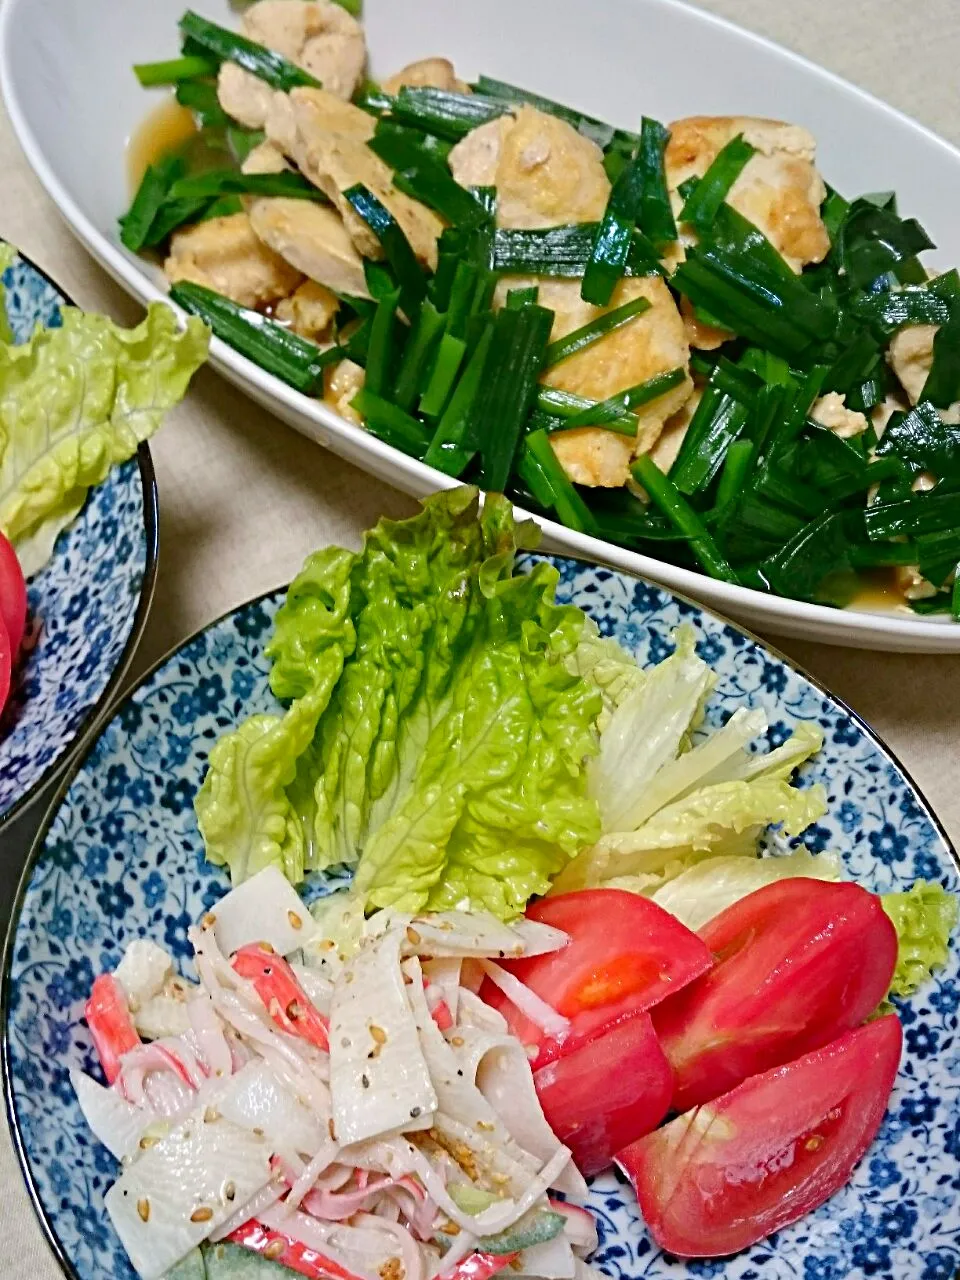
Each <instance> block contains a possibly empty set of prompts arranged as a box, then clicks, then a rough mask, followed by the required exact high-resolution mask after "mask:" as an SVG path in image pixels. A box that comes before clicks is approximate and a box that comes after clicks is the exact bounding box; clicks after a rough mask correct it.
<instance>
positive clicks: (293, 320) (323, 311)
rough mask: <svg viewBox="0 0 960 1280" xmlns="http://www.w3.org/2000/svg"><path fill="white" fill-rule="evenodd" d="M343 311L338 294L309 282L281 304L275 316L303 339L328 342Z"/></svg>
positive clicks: (313, 281)
mask: <svg viewBox="0 0 960 1280" xmlns="http://www.w3.org/2000/svg"><path fill="white" fill-rule="evenodd" d="M339 308H340V300H339V298H338V297H337V295H336V294H335V293H331V292H330V290H329V289H327V288H326V287H325V286H324V285H322V284H318V283H317V282H316V280H307V281H306V282H305V283H304V284H302V285H301V286H300V288H299V289H297V291H296V292H295V293H292V294H291V295H290V297H289V298H284V299H283V300H282V301H281V302H279V303H277V308H276V310H275V311H274V315H275V316H276V318H277V319H278V320H279V321H280V322H281V323H282V324H286V325H289V327H290V328H291V329H292V330H293V332H294V333H299V334H300V336H301V338H310V339H311V340H312V341H313V342H324V341H326V340H327V339H328V337H329V332H330V326H331V324H332V323H333V318H334V316H335V315H336V314H337V311H338V310H339Z"/></svg>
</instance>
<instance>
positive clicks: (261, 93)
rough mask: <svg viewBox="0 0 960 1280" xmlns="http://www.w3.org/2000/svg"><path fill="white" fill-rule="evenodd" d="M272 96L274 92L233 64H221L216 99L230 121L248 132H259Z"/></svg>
mask: <svg viewBox="0 0 960 1280" xmlns="http://www.w3.org/2000/svg"><path fill="white" fill-rule="evenodd" d="M275 96H276V92H275V90H273V89H271V88H270V86H269V85H268V84H267V82H266V81H265V80H261V79H260V77H259V76H255V75H253V74H252V73H251V72H249V71H244V69H243V67H238V66H237V64H236V63H235V62H223V63H221V64H220V71H219V73H218V75H217V98H218V99H219V102H220V106H221V107H223V109H224V111H225V112H226V113H227V115H228V116H229V117H230V118H231V120H236V121H237V123H238V124H242V125H243V126H244V127H245V128H247V129H262V128H263V126H264V124H265V123H266V119H267V116H268V114H269V112H270V105H271V103H272V102H273V99H274V97H275Z"/></svg>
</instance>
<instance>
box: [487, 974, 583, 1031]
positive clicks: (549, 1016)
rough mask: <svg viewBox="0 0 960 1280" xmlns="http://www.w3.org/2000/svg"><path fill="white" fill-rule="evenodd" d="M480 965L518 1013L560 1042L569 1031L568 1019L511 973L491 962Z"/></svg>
mask: <svg viewBox="0 0 960 1280" xmlns="http://www.w3.org/2000/svg"><path fill="white" fill-rule="evenodd" d="M480 964H481V965H482V967H483V971H484V973H485V974H486V975H487V977H488V978H489V979H490V981H491V982H492V983H493V984H494V986H496V987H499V988H500V990H501V991H502V992H503V994H504V995H505V996H506V997H507V999H508V1000H509V1001H510V1003H511V1004H514V1005H516V1007H517V1008H518V1009H519V1010H520V1012H521V1013H522V1014H523V1015H524V1016H525V1017H527V1018H529V1019H530V1021H531V1022H533V1023H535V1024H536V1025H537V1026H538V1027H539V1028H540V1030H541V1031H543V1033H544V1034H545V1035H548V1036H553V1037H555V1038H556V1039H557V1040H560V1039H562V1038H563V1037H564V1036H565V1035H566V1034H567V1032H568V1031H569V1030H570V1022H569V1019H567V1018H564V1017H563V1016H562V1015H561V1014H559V1013H557V1011H556V1009H554V1008H552V1007H551V1006H550V1005H548V1004H547V1002H546V1000H541V998H540V997H539V996H538V995H537V993H536V992H535V991H532V990H531V989H530V988H529V987H528V986H526V985H525V984H524V983H522V982H521V981H520V979H519V978H515V977H514V976H513V974H512V973H508V972H507V971H506V969H503V968H501V966H500V965H498V964H494V962H493V961H492V960H481V961H480Z"/></svg>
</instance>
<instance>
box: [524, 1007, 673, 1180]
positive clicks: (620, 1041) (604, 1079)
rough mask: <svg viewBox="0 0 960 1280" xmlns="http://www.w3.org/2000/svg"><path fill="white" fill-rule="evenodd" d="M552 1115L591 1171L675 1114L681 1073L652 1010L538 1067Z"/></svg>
mask: <svg viewBox="0 0 960 1280" xmlns="http://www.w3.org/2000/svg"><path fill="white" fill-rule="evenodd" d="M533 1081H534V1084H535V1085H536V1087H537V1094H538V1096H539V1098H540V1105H541V1106H542V1107H543V1113H544V1115H545V1116H546V1117H547V1122H548V1124H549V1125H550V1127H551V1128H552V1129H553V1131H554V1133H555V1134H556V1135H557V1137H558V1138H559V1139H560V1141H561V1142H562V1143H564V1144H565V1145H566V1146H568V1147H569V1148H570V1150H571V1151H572V1152H573V1158H574V1161H575V1163H576V1165H577V1167H578V1168H579V1170H580V1172H581V1173H582V1174H583V1175H584V1176H585V1177H587V1178H590V1177H592V1176H593V1175H594V1174H595V1173H600V1171H601V1170H602V1169H606V1168H607V1167H608V1166H609V1165H611V1164H612V1163H613V1158H614V1156H615V1154H616V1153H617V1152H618V1151H619V1150H620V1149H621V1148H622V1147H624V1146H627V1145H628V1144H629V1143H631V1142H635V1141H636V1140H637V1139H638V1138H640V1137H642V1136H643V1135H644V1134H646V1133H650V1132H651V1131H652V1130H653V1129H655V1128H656V1126H657V1125H658V1124H659V1123H660V1121H661V1120H662V1119H663V1117H664V1116H665V1115H666V1114H667V1109H668V1107H669V1106H670V1098H671V1097H672V1095H673V1072H672V1071H671V1070H670V1064H669V1063H668V1062H667V1059H666V1058H665V1056H664V1053H663V1050H662V1049H661V1048H660V1042H659V1040H658V1039H657V1033H656V1032H655V1031H654V1029H653V1022H652V1020H651V1018H650V1015H649V1014H648V1013H641V1014H637V1016H636V1017H634V1018H628V1019H627V1020H626V1021H625V1022H621V1023H619V1024H618V1025H617V1026H615V1027H613V1028H612V1030H610V1031H608V1032H607V1033H606V1034H605V1035H602V1036H598V1037H596V1038H595V1039H593V1040H589V1041H588V1042H587V1043H586V1044H582V1045H581V1046H580V1048H579V1049H574V1050H573V1051H572V1052H571V1053H565V1054H564V1055H563V1056H562V1057H560V1058H557V1059H555V1060H554V1061H553V1062H549V1063H547V1065H546V1066H545V1067H541V1068H540V1070H539V1071H537V1072H535V1073H534V1077H533Z"/></svg>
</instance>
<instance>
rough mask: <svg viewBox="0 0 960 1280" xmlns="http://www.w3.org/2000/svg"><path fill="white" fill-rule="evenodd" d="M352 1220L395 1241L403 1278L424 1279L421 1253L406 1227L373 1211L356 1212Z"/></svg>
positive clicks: (409, 1279) (408, 1279) (407, 1279)
mask: <svg viewBox="0 0 960 1280" xmlns="http://www.w3.org/2000/svg"><path fill="white" fill-rule="evenodd" d="M353 1221H354V1222H355V1223H356V1224H357V1226H358V1227H362V1226H369V1227H373V1228H374V1230H376V1231H383V1232H385V1233H386V1234H387V1235H389V1236H390V1238H391V1239H392V1240H395V1241H396V1243H397V1247H398V1248H399V1250H400V1261H401V1262H402V1263H403V1280H424V1275H425V1268H424V1265H423V1254H422V1253H421V1252H420V1246H419V1245H418V1244H417V1242H416V1240H414V1238H413V1236H412V1235H411V1234H410V1232H409V1231H408V1230H407V1229H406V1227H401V1226H400V1224H399V1223H397V1222H390V1221H388V1220H387V1219H386V1218H380V1217H378V1216H377V1215H376V1214H373V1213H358V1214H356V1215H355V1216H354V1219H353Z"/></svg>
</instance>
